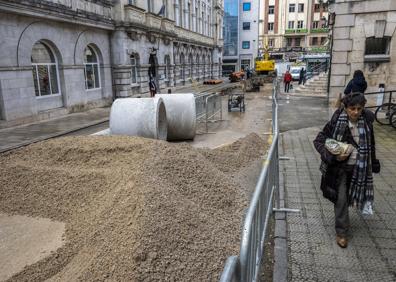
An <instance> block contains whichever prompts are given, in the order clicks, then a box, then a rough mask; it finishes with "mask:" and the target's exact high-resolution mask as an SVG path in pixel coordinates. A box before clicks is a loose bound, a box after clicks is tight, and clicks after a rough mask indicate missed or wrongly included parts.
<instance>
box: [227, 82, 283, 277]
mask: <svg viewBox="0 0 396 282" xmlns="http://www.w3.org/2000/svg"><path fill="white" fill-rule="evenodd" d="M278 92H279V82H278V81H277V80H274V85H273V91H272V129H273V132H272V138H273V140H272V144H271V147H270V149H269V151H268V157H267V159H266V160H265V162H264V166H263V169H262V171H261V173H260V177H259V179H258V182H257V185H256V188H255V191H254V193H253V197H252V200H251V202H250V205H249V209H248V212H247V214H246V217H245V221H244V226H243V230H242V240H241V247H240V256H239V259H238V257H230V258H228V259H227V261H226V265H225V267H224V271H223V274H222V276H221V279H220V281H221V282H229V281H235V280H233V279H239V280H237V281H243V282H248V281H249V282H250V281H258V277H259V275H260V266H261V260H262V257H263V254H264V248H265V241H266V239H267V236H268V222H269V219H270V216H271V214H272V204H273V197H274V191H276V192H278V190H279V152H278V137H279V131H278V103H277V97H278Z"/></svg>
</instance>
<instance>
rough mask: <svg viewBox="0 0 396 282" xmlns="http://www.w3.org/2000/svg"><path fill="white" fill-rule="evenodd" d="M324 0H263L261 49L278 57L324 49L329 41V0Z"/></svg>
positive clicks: (292, 58) (260, 28) (295, 56)
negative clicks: (326, 1) (267, 50)
mask: <svg viewBox="0 0 396 282" xmlns="http://www.w3.org/2000/svg"><path fill="white" fill-rule="evenodd" d="M324 2H325V1H320V0H279V1H278V0H262V1H261V6H260V27H259V33H260V35H259V49H260V51H261V52H262V51H264V49H265V48H266V47H268V49H269V51H270V53H271V55H272V56H273V57H275V58H277V59H286V60H289V59H290V60H294V59H296V58H297V57H298V56H299V55H300V54H301V53H302V52H312V53H315V52H323V51H326V50H327V48H326V47H324V45H327V44H328V28H327V21H328V4H327V3H324Z"/></svg>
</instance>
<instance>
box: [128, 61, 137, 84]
mask: <svg viewBox="0 0 396 282" xmlns="http://www.w3.org/2000/svg"><path fill="white" fill-rule="evenodd" d="M129 58H130V61H131V84H136V83H137V82H138V60H137V55H131V56H130V57H129Z"/></svg>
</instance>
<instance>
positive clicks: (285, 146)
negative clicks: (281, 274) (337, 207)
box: [280, 101, 396, 281]
mask: <svg viewBox="0 0 396 282" xmlns="http://www.w3.org/2000/svg"><path fill="white" fill-rule="evenodd" d="M316 103H317V102H316ZM291 104H293V105H294V107H298V104H299V103H298V102H296V101H292V102H291ZM308 104H309V103H308ZM300 106H301V107H307V103H300ZM308 106H309V105H308ZM290 107H292V106H289V107H288V109H290ZM282 112H283V116H285V112H287V110H286V109H285V108H284V109H283V110H282V108H281V120H282ZM295 113H297V114H296V116H297V117H296V119H299V114H298V111H296V112H295ZM306 118H308V117H306V116H305V117H303V118H300V122H301V121H302V122H303V120H304V119H306ZM311 119H315V117H314V116H312V117H311ZM323 125H324V123H320V124H319V123H318V125H317V126H314V127H309V128H301V129H297V130H289V129H290V128H287V126H286V127H284V128H287V130H288V131H285V132H283V133H282V134H281V143H280V146H281V149H280V155H284V156H287V157H289V158H290V159H289V160H283V161H281V167H280V174H281V184H283V185H284V188H285V194H284V199H285V206H286V207H287V208H293V209H300V213H288V214H287V216H286V226H287V228H286V230H287V236H286V238H287V252H288V255H287V258H288V264H287V265H288V266H287V268H288V270H287V280H288V281H396V130H395V129H393V128H391V127H389V126H377V125H375V136H376V143H377V144H376V148H377V157H378V158H379V159H380V161H381V173H380V174H377V175H374V185H375V200H374V215H373V216H370V217H363V216H362V215H360V214H359V212H357V211H356V210H354V209H352V208H350V219H351V230H350V234H351V236H350V241H349V245H348V248H346V249H341V248H340V247H339V246H338V245H337V244H336V242H335V230H334V210H333V204H332V203H331V202H329V201H328V200H326V199H324V198H323V197H322V193H321V191H320V178H321V174H320V171H319V163H320V156H319V154H318V153H317V152H316V150H315V148H314V147H313V144H312V141H313V139H314V138H315V136H316V134H317V133H318V131H319V130H320V129H321V127H322V126H323ZM289 127H290V126H289ZM285 271H286V270H285Z"/></svg>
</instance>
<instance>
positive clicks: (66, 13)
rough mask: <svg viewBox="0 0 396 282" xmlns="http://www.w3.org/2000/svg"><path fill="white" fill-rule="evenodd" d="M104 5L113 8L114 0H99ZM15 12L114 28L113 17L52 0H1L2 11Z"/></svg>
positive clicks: (102, 27)
mask: <svg viewBox="0 0 396 282" xmlns="http://www.w3.org/2000/svg"><path fill="white" fill-rule="evenodd" d="M96 2H100V3H102V4H103V5H104V6H106V7H108V8H111V6H112V4H110V3H111V2H112V1H107V0H98V1H96ZM1 11H3V12H7V13H13V14H18V15H23V16H30V17H34V18H40V19H51V20H54V21H59V22H67V23H73V24H79V25H84V26H91V27H95V28H100V29H106V30H113V29H114V22H113V20H112V19H111V17H105V16H102V15H98V14H95V13H91V12H88V11H84V10H80V9H76V10H73V9H71V8H70V7H68V6H65V5H62V4H58V3H53V2H50V1H27V0H3V1H1V2H0V12H1Z"/></svg>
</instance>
